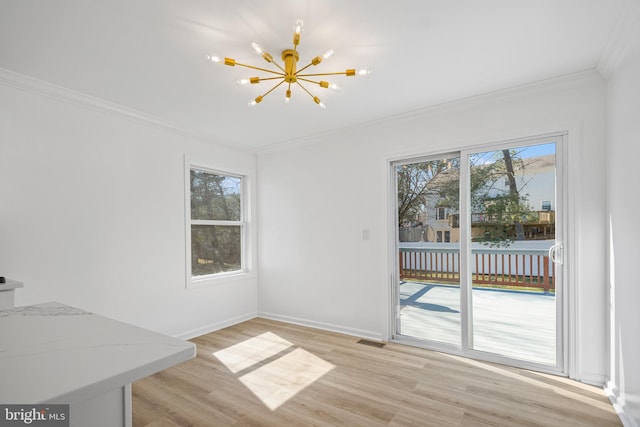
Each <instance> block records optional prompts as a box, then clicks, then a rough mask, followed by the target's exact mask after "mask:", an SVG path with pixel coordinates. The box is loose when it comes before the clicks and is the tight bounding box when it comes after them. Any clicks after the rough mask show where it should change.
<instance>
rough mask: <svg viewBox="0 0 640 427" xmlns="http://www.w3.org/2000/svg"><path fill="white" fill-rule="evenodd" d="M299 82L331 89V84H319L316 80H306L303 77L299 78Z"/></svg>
mask: <svg viewBox="0 0 640 427" xmlns="http://www.w3.org/2000/svg"><path fill="white" fill-rule="evenodd" d="M298 80H302V81H303V82H309V83H313V84H314V85H318V86H320V87H323V88H328V87H329V83H327V82H322V81H320V82H317V81H315V80H309V79H305V78H303V77H298Z"/></svg>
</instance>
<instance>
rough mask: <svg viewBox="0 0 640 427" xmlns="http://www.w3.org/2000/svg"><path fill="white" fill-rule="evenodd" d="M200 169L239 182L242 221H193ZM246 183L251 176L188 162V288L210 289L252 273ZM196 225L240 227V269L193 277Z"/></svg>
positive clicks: (186, 192) (186, 172)
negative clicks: (194, 189) (193, 197)
mask: <svg viewBox="0 0 640 427" xmlns="http://www.w3.org/2000/svg"><path fill="white" fill-rule="evenodd" d="M192 170H197V171H200V172H205V173H209V174H213V175H221V176H228V177H233V178H239V179H240V220H239V221H230V220H195V219H192V218H191V171H192ZM247 180H248V177H247V176H246V175H243V174H239V173H233V172H227V171H223V170H220V169H215V168H211V167H207V166H203V165H201V164H199V163H194V162H191V161H188V160H186V159H185V219H186V221H185V226H186V227H185V240H186V251H185V252H186V258H185V260H186V265H185V267H186V288H187V289H188V288H199V287H202V286H210V285H214V284H217V283H221V281H222V280H227V281H228V280H230V279H234V278H244V277H246V275H247V274H249V273H250V268H249V262H248V261H249V257H248V253H249V252H248V251H249V240H248V238H249V237H248V235H249V233H248V228H249V227H248V221H247V207H248V204H249V203H248V195H247ZM193 225H212V226H213V225H223V226H239V227H240V247H241V249H240V270H234V271H225V272H220V273H214V274H207V275H202V276H193V274H192V269H191V227H192V226H193Z"/></svg>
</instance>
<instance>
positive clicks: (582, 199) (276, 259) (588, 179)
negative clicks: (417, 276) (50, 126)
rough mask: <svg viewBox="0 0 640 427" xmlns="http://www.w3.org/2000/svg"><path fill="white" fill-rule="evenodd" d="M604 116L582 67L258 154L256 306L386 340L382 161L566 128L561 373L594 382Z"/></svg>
mask: <svg viewBox="0 0 640 427" xmlns="http://www.w3.org/2000/svg"><path fill="white" fill-rule="evenodd" d="M605 115H606V85H605V83H604V80H603V79H602V78H601V77H600V75H599V74H597V73H595V72H587V73H581V74H578V75H574V76H569V77H565V78H560V79H556V80H553V81H548V82H544V83H540V84H534V85H530V86H526V87H522V88H517V89H512V90H506V91H502V92H498V93H494V94H489V95H486V96H481V97H477V98H473V99H469V100H465V101H460V102H456V103H452V104H447V105H443V106H440V107H436V108H432V109H428V110H425V111H418V112H415V113H412V114H407V115H405V116H402V117H396V118H391V119H389V120H385V121H383V122H378V123H371V124H369V125H368V126H363V127H361V128H354V129H348V130H344V131H343V132H336V133H333V134H330V135H324V136H321V137H318V138H315V139H311V140H307V141H304V142H299V143H298V144H293V145H286V146H282V147H279V148H272V149H270V150H264V151H262V152H259V153H258V178H259V182H260V190H259V194H258V197H259V199H258V204H259V218H260V224H259V226H260V229H259V265H260V281H259V289H258V301H259V312H260V314H261V315H263V316H268V317H273V318H279V319H284V320H289V321H294V322H298V323H304V324H310V325H315V326H320V327H325V328H328V329H336V330H340V331H345V332H350V333H353V334H356V335H365V336H370V337H375V338H386V337H387V334H388V324H389V319H388V316H389V307H388V305H389V297H388V294H389V287H390V286H389V284H390V268H389V262H388V244H389V238H388V230H389V224H388V206H389V201H388V197H389V194H388V183H387V180H388V169H387V164H388V161H389V159H394V158H399V157H402V156H406V157H409V156H414V155H420V154H429V153H438V152H446V151H449V150H456V149H459V148H461V147H469V146H472V145H475V144H479V143H488V142H495V141H501V140H506V139H510V138H519V137H526V136H531V135H537V134H542V133H546V132H550V131H562V130H569V132H570V158H569V173H570V174H571V176H572V182H571V187H570V194H569V198H570V203H571V204H572V209H573V212H574V214H575V215H576V217H575V218H573V221H572V227H573V232H574V234H572V235H571V236H570V237H571V238H573V239H575V244H574V247H572V248H571V251H572V252H571V253H572V254H573V256H574V257H575V260H574V261H575V265H576V271H574V275H573V280H574V283H575V282H577V283H575V288H576V289H577V290H578V291H579V297H578V301H577V305H578V316H579V325H578V333H579V334H580V340H579V348H578V352H579V354H580V355H581V359H580V360H578V361H577V363H576V365H575V366H574V369H575V372H573V375H574V376H575V377H576V378H579V379H583V380H586V381H589V382H596V383H598V382H599V383H603V382H604V378H605V365H606V351H605V344H606V339H605V335H606V326H605V324H606V321H605V305H604V303H603V301H604V299H605V290H606V286H605V265H604V260H605V235H606V229H605V179H604V176H603V173H594V168H593V167H592V166H593V165H601V166H600V167H601V168H602V165H603V160H602V159H603V158H604V157H605V136H606V135H605V134H606V131H605ZM363 230H368V231H369V232H370V239H369V240H363V238H362V237H363V236H362V231H363Z"/></svg>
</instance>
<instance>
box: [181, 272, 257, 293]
mask: <svg viewBox="0 0 640 427" xmlns="http://www.w3.org/2000/svg"><path fill="white" fill-rule="evenodd" d="M254 277H255V273H253V272H252V271H232V272H228V273H218V274H212V275H209V276H199V277H195V278H194V277H189V278H188V279H187V286H186V287H187V289H197V288H204V287H208V286H215V285H222V284H225V283H229V282H236V281H239V280H249V279H253V278H254Z"/></svg>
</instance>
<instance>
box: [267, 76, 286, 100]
mask: <svg viewBox="0 0 640 427" xmlns="http://www.w3.org/2000/svg"><path fill="white" fill-rule="evenodd" d="M282 83H284V79H282V81H281V82H280V83H278V84H277V85H275V86H274V87H272V88H271V89H269V90H268V91H266V92H265V93H264V94H263V95H262V98H264V97H265V96H267V95H269V94H270V93H271V92H273V91H274V90H275V89H276V88H277V87H278V86H280V85H281V84H282Z"/></svg>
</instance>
